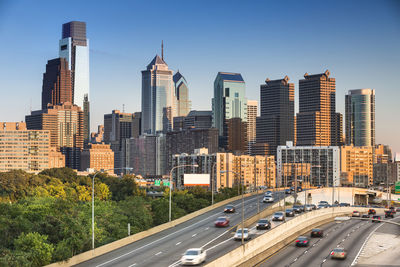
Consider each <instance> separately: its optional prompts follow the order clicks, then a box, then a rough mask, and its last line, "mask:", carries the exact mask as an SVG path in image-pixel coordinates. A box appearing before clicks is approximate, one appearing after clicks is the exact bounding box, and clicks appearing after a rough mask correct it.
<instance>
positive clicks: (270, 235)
mask: <svg viewBox="0 0 400 267" xmlns="http://www.w3.org/2000/svg"><path fill="white" fill-rule="evenodd" d="M356 209H357V210H358V211H360V212H367V211H368V208H356ZM353 210H355V208H354V207H338V208H327V209H320V210H314V211H310V212H307V213H304V214H303V215H301V216H298V217H295V218H293V219H292V220H290V221H287V222H286V223H282V224H280V225H279V226H277V227H275V228H273V229H272V230H270V231H268V232H266V233H265V234H263V235H261V236H259V237H257V238H255V239H253V240H251V241H249V242H247V243H246V244H244V245H243V246H240V247H238V248H236V249H234V250H232V251H231V252H229V253H227V254H225V255H224V256H222V257H220V258H218V259H216V260H214V261H212V262H210V263H209V264H207V265H206V266H207V267H214V266H215V267H218V266H239V265H241V264H244V263H246V265H248V263H251V262H253V261H256V262H258V261H259V260H260V255H261V254H262V257H264V258H265V257H267V255H266V254H265V253H264V252H265V251H268V250H270V249H271V248H274V247H275V246H276V247H277V248H279V246H280V247H282V246H284V245H285V244H288V242H292V239H291V238H293V236H294V235H295V236H297V235H298V234H299V233H300V232H302V231H305V230H306V229H308V228H309V227H310V226H313V225H317V224H321V223H323V222H328V221H329V220H332V219H333V218H334V217H336V216H343V215H349V214H351V213H352V211H353ZM376 210H377V211H379V212H383V209H376ZM254 259H255V260H254ZM257 260H258V261H257ZM248 266H252V264H250V265H248Z"/></svg>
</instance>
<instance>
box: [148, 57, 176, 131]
mask: <svg viewBox="0 0 400 267" xmlns="http://www.w3.org/2000/svg"><path fill="white" fill-rule="evenodd" d="M172 73H173V72H172V70H170V69H169V68H168V65H167V63H165V61H164V60H163V59H162V58H160V57H159V56H158V55H156V56H155V57H154V59H153V60H152V61H151V62H150V64H149V65H147V68H146V70H143V71H142V133H147V134H156V133H157V132H164V133H165V132H168V131H170V130H172V126H173V118H174V117H175V116H176V115H175V114H176V107H175V104H176V97H175V93H174V92H175V86H174V81H173V79H172ZM181 89H182V88H181Z"/></svg>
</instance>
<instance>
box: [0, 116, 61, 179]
mask: <svg viewBox="0 0 400 267" xmlns="http://www.w3.org/2000/svg"><path fill="white" fill-rule="evenodd" d="M60 154H61V153H59V152H58V153H57V156H61V158H62V155H60ZM51 156H52V155H51V151H50V132H49V131H46V130H28V129H27V128H26V124H25V123H24V122H0V172H5V171H10V170H23V171H27V172H39V171H42V170H44V169H48V168H53V167H56V166H54V165H53V161H52V158H51ZM55 164H57V162H55Z"/></svg>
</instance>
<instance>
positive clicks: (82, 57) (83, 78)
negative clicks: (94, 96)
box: [59, 21, 90, 139]
mask: <svg viewBox="0 0 400 267" xmlns="http://www.w3.org/2000/svg"><path fill="white" fill-rule="evenodd" d="M59 46H60V50H59V56H60V57H61V58H65V59H66V60H67V61H68V67H69V70H70V71H71V82H72V99H73V101H72V103H73V104H75V105H77V106H79V107H81V108H83V112H84V113H85V116H84V127H85V129H84V133H85V135H84V138H85V139H89V134H90V124H89V115H90V113H89V110H85V108H87V109H89V104H88V103H89V100H90V97H89V89H90V86H89V40H88V39H87V38H86V23H85V22H81V21H71V22H68V23H65V24H63V25H62V39H61V40H60V42H59ZM85 96H86V97H87V99H86V101H85ZM85 102H86V103H87V104H85Z"/></svg>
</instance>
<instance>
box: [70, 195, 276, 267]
mask: <svg viewBox="0 0 400 267" xmlns="http://www.w3.org/2000/svg"><path fill="white" fill-rule="evenodd" d="M279 195H280V196H283V192H276V193H274V197H275V200H277V198H278V197H279ZM262 197H263V195H262V194H260V195H259V196H256V195H254V196H250V197H247V198H245V202H244V204H245V205H244V206H245V208H244V211H245V218H248V217H251V216H253V215H255V214H256V213H257V201H261V200H262ZM231 204H233V205H234V206H235V207H236V212H235V213H234V214H224V213H223V209H224V207H220V208H216V209H214V210H212V211H209V212H207V213H205V214H203V215H201V216H198V217H196V218H193V219H191V220H189V221H187V222H184V223H182V224H179V225H177V226H175V227H173V228H170V229H167V230H165V231H162V232H159V233H157V234H154V235H152V236H149V237H147V238H144V239H141V240H139V241H136V242H134V243H131V244H129V245H126V246H124V247H122V248H119V249H116V250H114V251H111V252H109V253H107V254H104V255H101V256H99V257H96V258H93V259H91V260H89V261H86V262H83V263H80V264H77V265H75V266H79V267H81V266H96V267H100V266H101V267H103V266H104V267H105V266H117V267H128V266H129V267H133V266H135V267H137V266H177V265H179V264H180V262H179V259H180V257H181V255H182V254H183V253H184V252H185V251H186V250H187V249H188V248H196V247H204V248H205V249H206V250H207V261H212V260H213V259H216V258H218V257H220V256H222V255H223V254H225V253H226V252H228V251H230V250H233V249H234V248H236V247H238V246H240V242H237V241H234V240H233V232H232V230H231V231H229V230H228V229H229V228H230V227H228V228H216V227H215V226H214V222H215V220H216V219H217V218H218V217H219V216H225V215H226V216H228V217H229V218H230V226H234V225H236V224H238V223H240V222H241V217H242V216H241V214H242V204H241V200H237V201H234V202H232V203H231ZM269 205H271V204H265V203H262V202H260V211H261V210H262V209H265V208H267V207H268V206H269ZM263 232H264V231H256V230H252V231H251V232H250V233H251V234H252V235H253V236H254V237H255V236H256V235H257V234H260V233H263Z"/></svg>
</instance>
